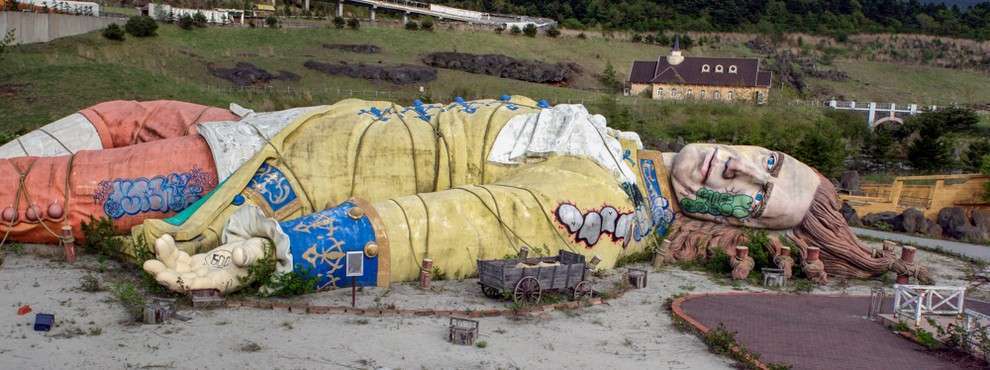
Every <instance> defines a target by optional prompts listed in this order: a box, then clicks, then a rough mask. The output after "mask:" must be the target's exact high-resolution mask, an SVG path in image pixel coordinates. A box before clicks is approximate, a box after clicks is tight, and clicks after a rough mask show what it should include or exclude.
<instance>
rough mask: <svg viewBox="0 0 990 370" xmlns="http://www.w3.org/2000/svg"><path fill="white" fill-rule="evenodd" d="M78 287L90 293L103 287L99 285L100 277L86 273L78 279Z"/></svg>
mask: <svg viewBox="0 0 990 370" xmlns="http://www.w3.org/2000/svg"><path fill="white" fill-rule="evenodd" d="M79 289H81V290H82V291H84V292H90V293H92V292H99V291H101V290H103V287H101V286H100V279H97V278H96V276H93V275H91V274H87V275H86V276H83V277H82V278H81V279H79Z"/></svg>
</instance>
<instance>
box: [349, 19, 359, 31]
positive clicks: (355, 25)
mask: <svg viewBox="0 0 990 370" xmlns="http://www.w3.org/2000/svg"><path fill="white" fill-rule="evenodd" d="M347 28H350V29H352V30H355V31H356V30H357V29H359V28H361V21H359V20H358V19H357V18H351V19H348V20H347Z"/></svg>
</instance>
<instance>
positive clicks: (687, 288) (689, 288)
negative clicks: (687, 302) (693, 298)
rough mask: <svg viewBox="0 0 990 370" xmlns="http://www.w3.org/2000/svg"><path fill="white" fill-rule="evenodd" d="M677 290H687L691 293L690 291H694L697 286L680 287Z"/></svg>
mask: <svg viewBox="0 0 990 370" xmlns="http://www.w3.org/2000/svg"><path fill="white" fill-rule="evenodd" d="M677 288H678V289H681V290H686V291H689V292H690V291H692V290H694V289H695V286H694V285H681V286H679V287H677Z"/></svg>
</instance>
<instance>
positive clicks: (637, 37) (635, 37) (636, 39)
mask: <svg viewBox="0 0 990 370" xmlns="http://www.w3.org/2000/svg"><path fill="white" fill-rule="evenodd" d="M632 42H643V35H640V34H638V33H637V34H633V36H632Z"/></svg>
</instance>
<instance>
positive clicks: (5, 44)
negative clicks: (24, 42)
mask: <svg viewBox="0 0 990 370" xmlns="http://www.w3.org/2000/svg"><path fill="white" fill-rule="evenodd" d="M15 32H17V30H16V29H14V28H11V29H8V30H7V33H6V34H5V35H3V38H2V39H0V59H3V54H4V53H6V52H7V49H8V48H10V46H11V45H13V44H14V36H15Z"/></svg>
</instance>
